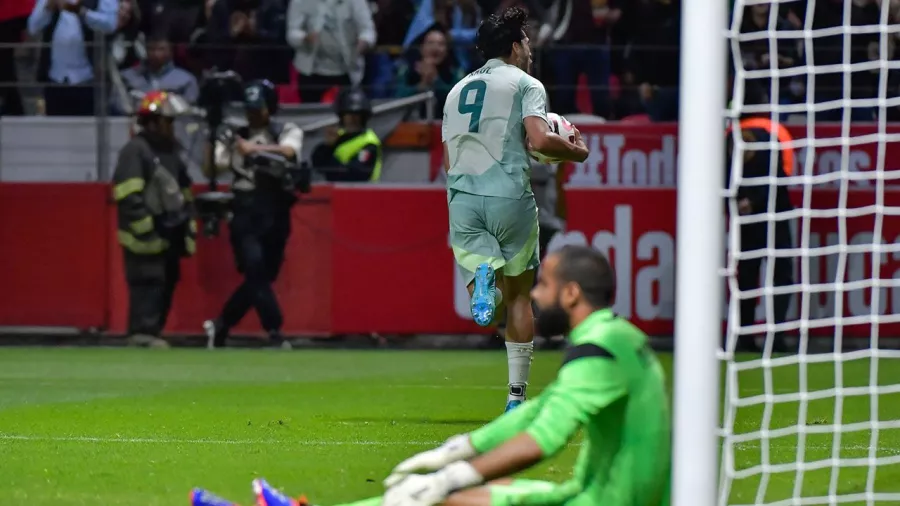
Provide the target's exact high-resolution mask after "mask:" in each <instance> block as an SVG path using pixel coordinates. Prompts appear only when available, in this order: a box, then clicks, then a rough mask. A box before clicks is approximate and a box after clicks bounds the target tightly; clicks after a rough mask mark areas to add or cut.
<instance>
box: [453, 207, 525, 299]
mask: <svg viewBox="0 0 900 506" xmlns="http://www.w3.org/2000/svg"><path fill="white" fill-rule="evenodd" d="M447 204H448V206H449V208H450V246H451V247H452V248H453V255H454V256H455V257H456V264H457V266H458V268H459V272H460V274H462V278H463V281H465V283H466V285H468V284H470V283H471V282H472V281H473V280H474V279H475V269H476V268H477V267H478V266H479V265H480V264H483V263H487V264H490V266H491V267H493V268H494V270H498V271H499V270H502V272H503V274H504V275H505V276H518V275H520V274H522V273H523V272H525V271H527V270H531V269H536V268H537V266H538V262H539V258H540V254H539V253H540V251H539V250H540V246H539V244H538V233H539V228H538V209H537V204H535V202H534V197H533V196H531V195H528V196H527V197H525V198H522V199H506V198H503V197H485V196H482V195H472V194H470V193H464V192H460V191H456V190H449V191H448V192H447Z"/></svg>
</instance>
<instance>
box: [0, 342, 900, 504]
mask: <svg viewBox="0 0 900 506" xmlns="http://www.w3.org/2000/svg"><path fill="white" fill-rule="evenodd" d="M662 358H663V360H664V362H665V364H666V367H667V368H669V367H670V362H671V359H670V357H669V356H663V357H662ZM559 362H560V355H559V354H558V353H540V354H538V355H537V356H536V357H535V363H534V369H533V378H532V380H533V381H532V384H533V387H532V393H536V392H537V391H538V390H539V388H540V387H541V386H543V385H546V384H547V383H548V382H549V381H550V380H551V379H552V377H553V375H554V372H555V370H556V368H557V366H558V364H559ZM880 369H881V374H880V380H881V382H882V383H883V384H887V383H897V382H900V370H898V368H897V367H896V366H895V365H894V364H892V363H891V361H888V360H883V361H882V363H881V368H880ZM809 377H810V385H809V388H810V390H817V389H822V388H828V387H831V386H832V385H833V381H834V370H833V367H832V366H831V365H826V366H817V367H813V368H811V370H810V375H809ZM775 380H776V383H775V390H776V392H783V391H796V388H797V373H796V369H794V368H781V369H780V370H776V371H775ZM868 380H869V361H868V360H866V361H855V362H849V363H847V364H845V366H844V383H845V386H857V385H866V384H868ZM505 383H506V358H505V353H503V352H485V351H478V352H475V351H473V352H378V351H371V352H358V351H295V352H289V353H285V352H278V351H256V350H254V351H250V350H247V351H216V352H207V351H205V350H158V351H157V350H124V349H15V348H0V498H2V499H0V504H3V505H13V506H17V505H23V506H40V505H48V506H49V505H54V506H60V505H62V506H65V505H91V506H100V505H103V506H114V505H129V506H153V505H166V506H169V505H178V504H186V503H187V494H188V491H189V490H190V488H191V487H193V486H198V485H199V486H204V487H207V488H209V489H211V490H213V491H216V492H218V493H220V494H222V495H224V496H226V497H230V498H233V499H235V500H238V501H240V502H241V503H242V504H249V503H250V500H249V499H250V492H249V491H250V488H249V486H250V480H251V479H252V478H254V477H258V476H264V477H267V478H269V479H270V481H271V482H272V483H273V484H275V485H277V486H280V487H283V488H285V489H286V490H288V491H289V492H291V493H297V494H299V493H301V492H303V493H306V494H308V495H309V496H310V498H311V499H313V500H315V501H316V502H319V503H322V504H333V503H335V502H339V501H346V500H351V499H358V498H363V497H367V496H372V495H376V494H378V493H379V492H380V491H381V484H380V483H381V480H382V479H383V478H384V477H385V476H386V475H387V473H388V471H389V470H390V468H391V467H392V465H393V464H395V463H397V462H399V461H400V460H402V458H404V457H405V456H408V455H410V454H412V453H413V452H416V451H421V450H424V449H427V448H428V447H430V446H433V445H436V444H438V443H439V442H441V441H443V440H444V439H446V438H447V437H449V436H451V435H453V434H456V433H459V432H465V431H468V430H470V429H473V428H475V427H477V426H479V425H481V424H483V423H485V422H487V421H489V420H491V419H492V418H493V417H495V416H496V415H497V414H499V412H500V411H501V410H502V408H503V405H504V402H505V387H504V385H505ZM741 385H742V394H741V395H742V396H750V395H754V394H757V393H760V392H761V391H762V388H763V379H762V375H761V374H759V373H746V374H744V375H742V376H741ZM698 395H702V392H698ZM898 401H900V399H897V397H896V396H895V395H891V396H883V397H882V399H881V402H880V405H879V406H878V412H879V413H880V416H881V419H882V420H890V419H896V418H900V416H898V415H900V402H898ZM688 402H689V401H688ZM763 414H764V413H763V410H762V409H761V408H747V409H745V410H742V411H741V412H740V413H739V414H738V418H737V422H736V427H737V431H738V432H748V431H752V430H755V429H756V428H757V427H759V424H760V421H761V420H762V417H763ZM869 415H870V404H869V399H868V397H862V398H860V397H855V398H847V399H845V400H844V404H843V410H842V416H843V418H844V420H843V421H844V423H851V422H858V421H865V420H868V419H869ZM771 416H772V424H771V425H772V428H777V427H783V426H789V425H793V424H794V423H795V421H796V419H797V405H796V404H781V405H779V406H778V407H776V408H775V409H774V410H773V412H772V414H771ZM834 416H835V413H834V402H833V401H830V400H824V401H812V402H811V403H810V405H809V414H808V416H807V421H808V423H809V424H820V425H821V424H828V423H832V422H833V421H834ZM869 437H870V433H869V432H868V431H865V432H858V433H854V434H849V435H846V436H845V437H844V438H843V439H842V440H841V444H842V447H843V450H842V451H841V456H842V457H845V458H846V457H860V458H865V457H867V455H868V454H869V450H868V448H869ZM879 441H880V445H879V448H878V450H877V455H878V456H882V457H886V456H891V455H897V454H900V451H898V449H900V438H898V435H897V434H895V433H894V431H882V432H881V434H880V437H879ZM831 442H832V439H831V436H830V435H829V436H824V435H823V436H815V437H813V438H810V439H809V440H808V441H807V452H806V460H807V461H812V460H819V459H823V458H828V457H829V456H830V455H831ZM576 451H577V447H575V446H574V445H573V446H572V447H570V448H569V449H568V450H567V451H565V452H564V454H563V455H560V456H559V457H557V458H556V459H555V460H553V461H552V462H550V463H549V464H546V465H544V466H542V467H541V468H540V469H538V470H536V471H533V472H530V473H528V476H531V477H541V478H547V479H555V480H562V479H565V478H566V477H567V476H568V473H569V471H570V469H571V466H572V463H573V460H574V456H575V453H576ZM760 454H761V453H760V445H759V444H758V443H755V442H751V443H747V444H744V445H742V446H741V447H740V449H739V452H738V455H737V461H738V465H739V467H741V468H746V467H750V466H752V465H755V464H759V463H760ZM796 459H797V454H796V438H780V439H776V440H773V441H772V442H771V451H770V460H771V462H772V463H773V464H774V463H783V462H793V461H795V460H796ZM867 472H868V468H866V467H862V468H857V469H849V468H847V469H845V470H843V471H842V472H841V473H840V476H839V480H838V491H839V492H841V493H852V492H856V491H860V492H862V491H864V490H865V486H866V474H867ZM795 476H796V475H795V473H793V472H791V473H783V474H774V475H772V476H771V479H770V481H769V483H768V494H767V496H766V497H765V500H767V501H774V500H779V499H787V498H789V497H790V496H791V494H792V491H793V487H794V479H795ZM830 477H831V475H830V471H829V470H827V469H826V470H824V471H809V472H807V473H806V475H805V480H804V489H803V492H804V495H807V496H809V495H813V494H814V495H822V494H825V493H827V491H828V486H829V480H830ZM758 484H759V480H758V479H756V478H751V479H747V480H743V481H741V482H738V483H736V484H735V491H734V493H733V494H732V498H731V502H733V503H753V502H754V500H755V498H756V492H757V489H758ZM876 490H877V491H879V492H891V491H900V467H898V466H884V467H882V468H879V470H878V473H877V481H876Z"/></svg>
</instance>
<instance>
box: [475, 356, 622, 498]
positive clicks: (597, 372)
mask: <svg viewBox="0 0 900 506" xmlns="http://www.w3.org/2000/svg"><path fill="white" fill-rule="evenodd" d="M557 381H558V383H557V385H556V387H555V388H553V389H552V390H551V391H547V392H545V394H544V398H543V402H542V405H541V409H540V411H539V412H538V413H537V416H535V418H534V419H533V421H532V422H531V423H530V424H529V425H528V427H526V428H525V430H524V431H523V432H521V433H520V434H518V435H517V436H515V437H514V438H512V439H511V440H509V441H507V442H506V443H504V444H503V445H501V446H500V447H498V448H496V449H495V450H493V451H490V452H488V453H485V454H483V455H481V456H478V457H475V458H474V459H472V460H471V462H470V463H471V465H472V467H473V468H474V469H475V470H476V471H477V472H478V474H479V475H481V477H482V478H484V480H485V481H490V480H494V479H497V478H502V477H504V476H510V475H511V474H514V473H516V472H519V471H521V470H523V469H527V468H529V467H531V466H533V465H534V464H536V463H538V462H540V461H541V460H544V459H546V458H548V457H551V456H553V455H555V454H556V453H558V452H559V451H560V450H562V449H563V448H565V447H566V445H567V444H568V443H569V441H571V439H572V438H573V437H574V436H575V435H576V434H577V433H578V431H579V430H580V429H581V427H582V426H584V425H585V424H586V423H587V421H588V420H589V419H590V417H592V416H593V415H595V414H596V413H598V412H599V411H600V410H602V409H603V408H605V407H606V406H609V405H610V404H612V403H613V402H615V401H617V400H618V399H620V398H622V397H624V396H625V395H626V394H627V387H626V385H625V382H624V374H623V373H622V371H621V369H620V367H619V365H618V364H617V363H616V362H615V359H614V358H613V357H612V355H611V354H610V353H609V352H608V351H606V350H605V349H604V348H602V347H599V346H597V345H594V344H582V345H579V346H575V347H573V348H571V349H570V350H569V351H568V352H567V353H566V362H565V363H564V365H563V367H562V368H561V369H560V372H559V378H558V380H557Z"/></svg>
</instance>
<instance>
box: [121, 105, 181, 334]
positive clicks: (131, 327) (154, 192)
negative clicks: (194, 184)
mask: <svg viewBox="0 0 900 506" xmlns="http://www.w3.org/2000/svg"><path fill="white" fill-rule="evenodd" d="M188 109H189V106H188V104H187V102H186V101H185V100H184V99H183V98H181V97H179V96H178V95H175V94H173V93H169V92H165V91H150V92H148V93H147V94H146V95H145V96H144V98H143V100H142V101H141V104H140V106H139V108H138V111H137V124H138V127H139V129H140V131H139V132H138V133H137V134H135V135H134V136H133V137H132V138H131V140H129V141H128V143H127V144H125V146H124V147H123V148H122V150H121V151H120V152H119V159H118V162H117V163H116V169H115V173H114V174H113V197H114V199H115V201H116V205H117V208H118V238H119V244H121V246H122V250H123V253H124V258H125V279H126V281H127V283H128V296H129V299H128V335H129V342H130V343H131V344H133V345H140V346H152V347H167V346H168V345H167V344H166V342H165V341H164V340H162V338H161V334H162V330H163V327H165V324H166V318H167V317H168V314H169V308H170V307H171V304H172V296H173V294H174V293H175V286H176V285H177V284H178V279H179V276H180V263H181V258H182V257H186V256H191V255H193V254H194V251H195V249H196V246H195V242H194V239H195V237H196V231H197V228H196V223H195V222H194V221H193V219H192V200H193V198H192V195H191V190H190V186H191V180H190V178H189V176H188V173H187V167H186V166H185V164H184V162H183V161H182V159H181V156H180V154H181V153H180V151H181V146H180V144H179V143H178V141H177V140H176V138H175V128H174V123H175V118H176V117H177V116H179V115H182V114H184V113H186V112H187V111H188Z"/></svg>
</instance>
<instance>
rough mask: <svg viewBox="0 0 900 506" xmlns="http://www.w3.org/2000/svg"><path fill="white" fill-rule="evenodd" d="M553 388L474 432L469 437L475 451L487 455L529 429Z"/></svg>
mask: <svg viewBox="0 0 900 506" xmlns="http://www.w3.org/2000/svg"><path fill="white" fill-rule="evenodd" d="M553 388H554V386H553V385H551V386H550V387H548V388H547V390H545V391H544V393H543V394H541V395H540V396H538V397H534V398H532V399H529V400H527V401H525V402H524V403H522V404H521V405H520V406H519V407H517V408H516V409H514V410H512V411H508V412H506V413H504V414H503V415H502V416H500V417H499V418H496V419H494V421H493V422H491V423H489V424H487V425H485V426H483V427H481V428H480V429H477V430H475V431H473V432H472V433H471V434H470V435H469V440H470V441H471V443H472V446H473V447H474V448H475V451H476V452H478V453H479V454H483V453H487V452H489V451H491V450H493V449H495V448H497V447H498V446H500V445H502V444H503V443H505V442H507V441H509V440H511V439H513V438H514V437H516V436H517V435H518V434H519V433H521V432H522V431H524V430H525V429H527V428H528V426H529V425H531V423H532V422H533V421H534V419H535V417H537V415H538V413H540V412H541V407H542V406H543V398H544V397H545V396H549V395H550V391H552V390H553Z"/></svg>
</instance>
